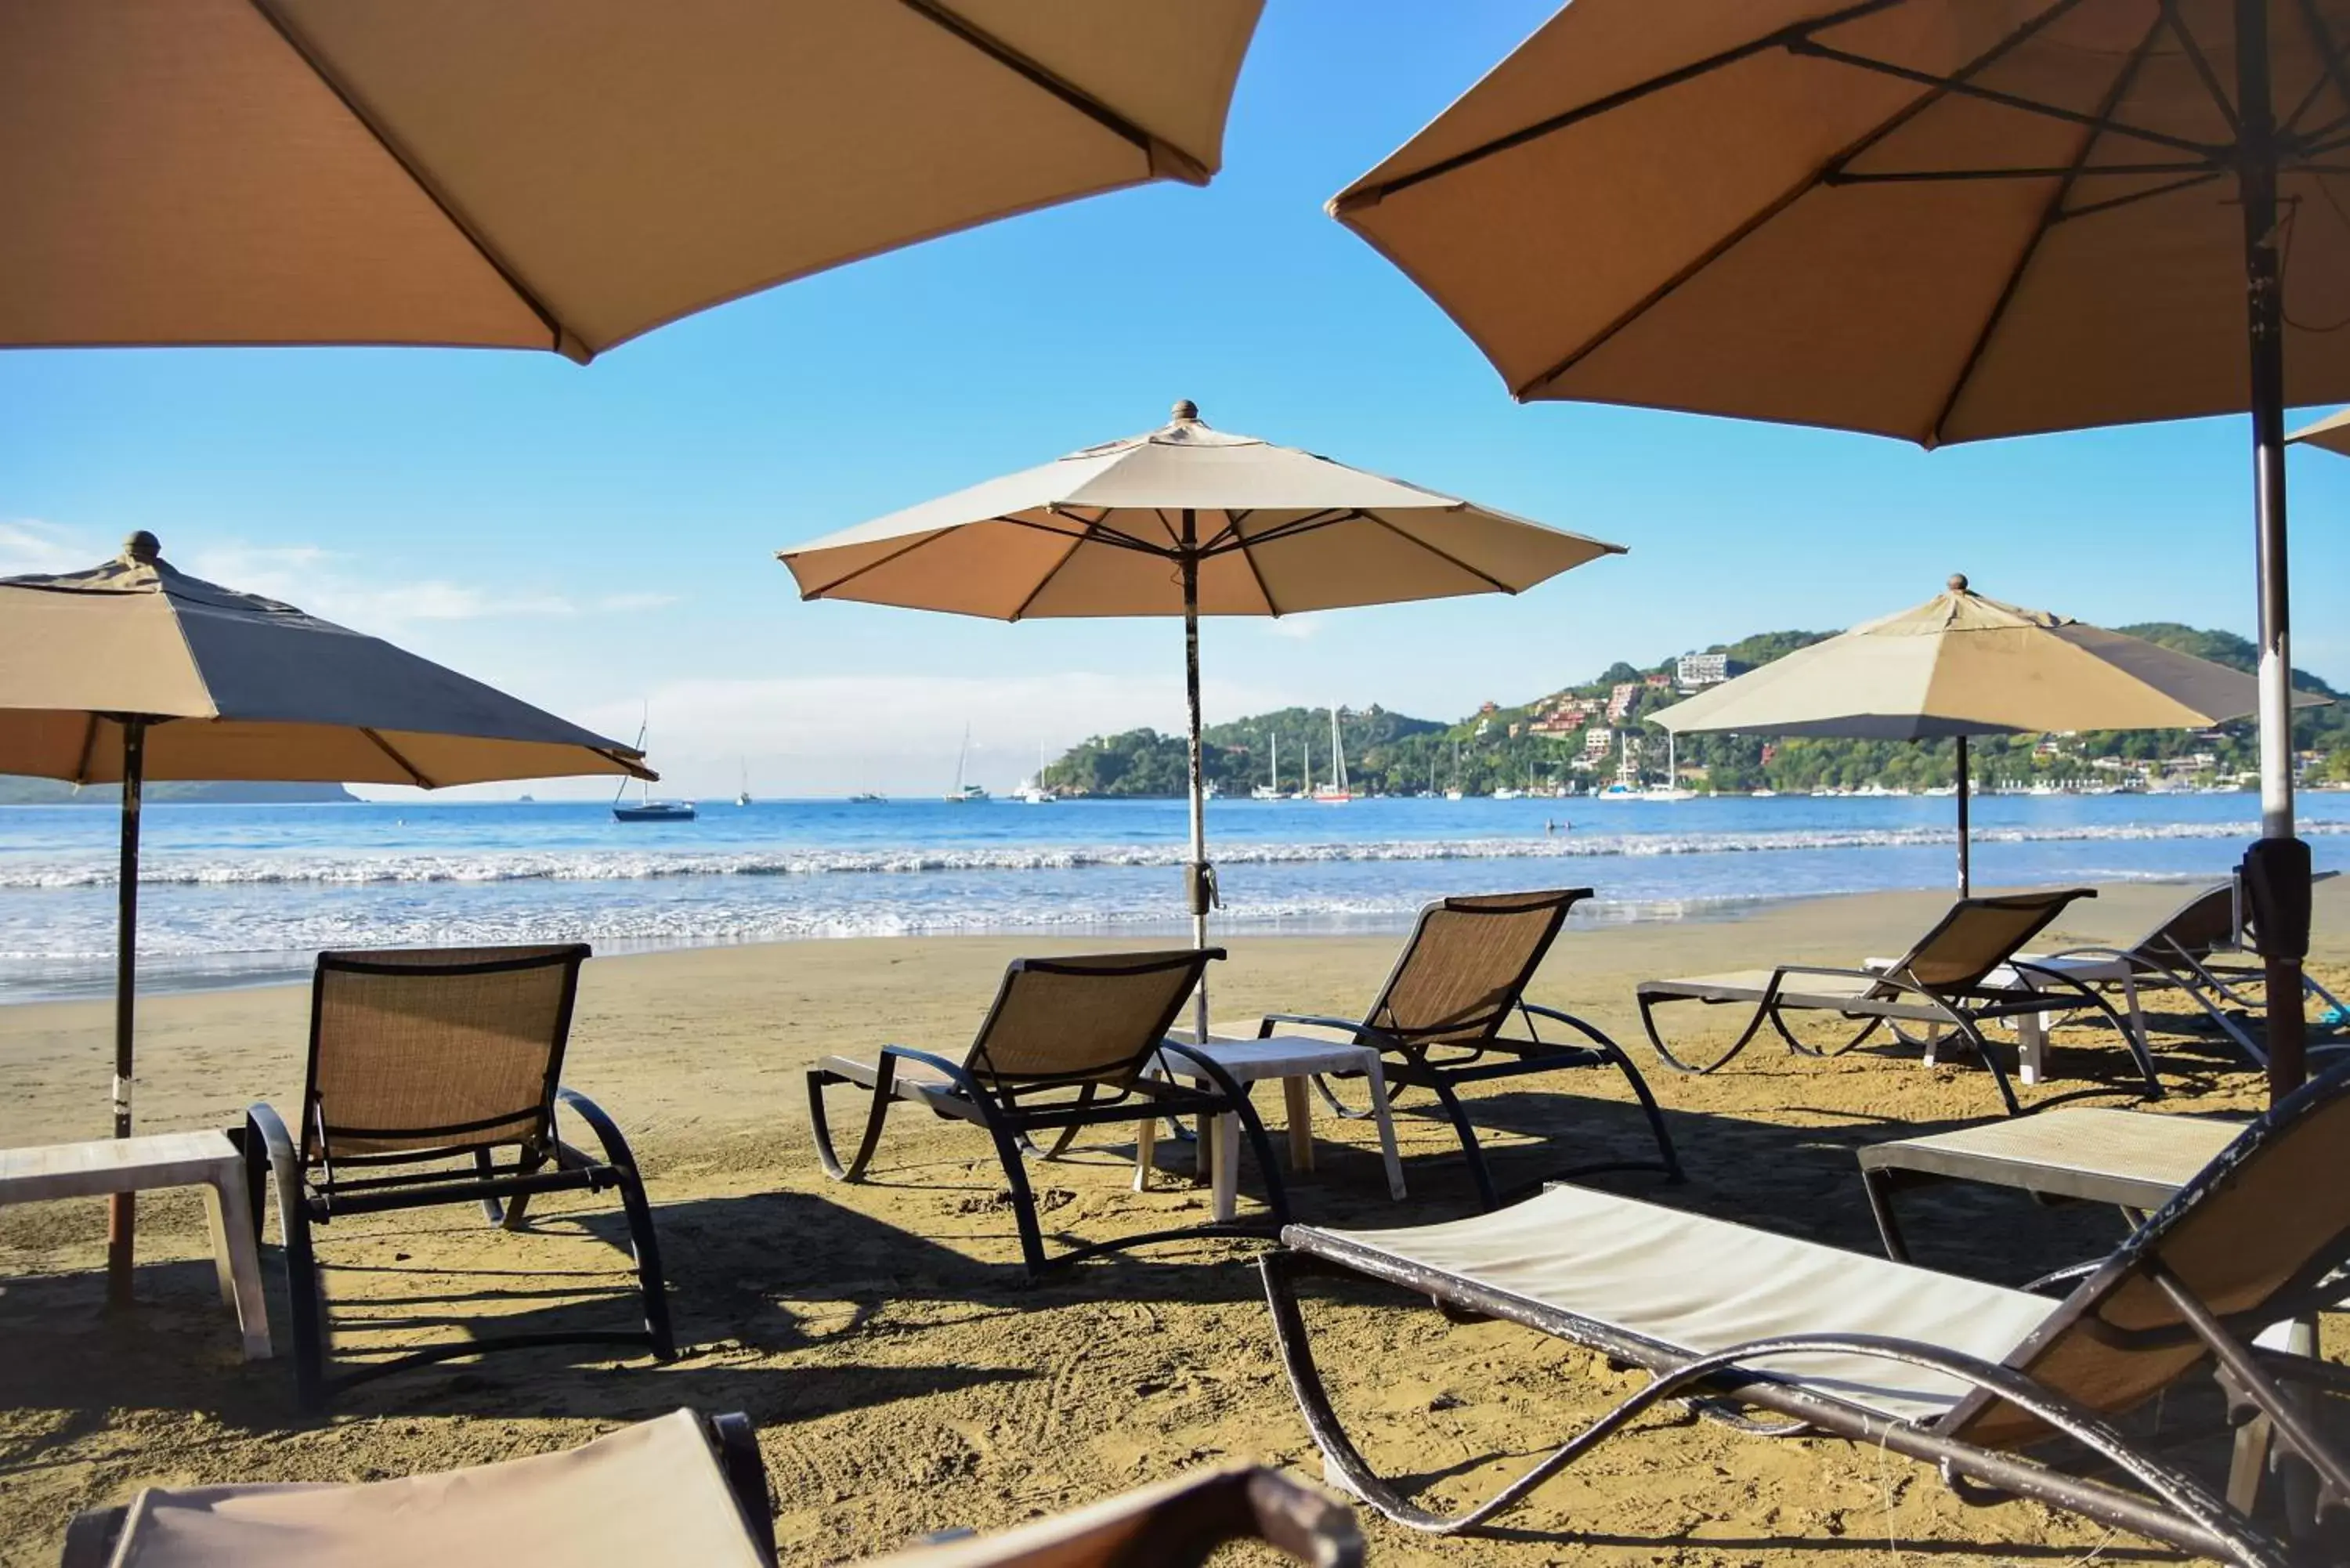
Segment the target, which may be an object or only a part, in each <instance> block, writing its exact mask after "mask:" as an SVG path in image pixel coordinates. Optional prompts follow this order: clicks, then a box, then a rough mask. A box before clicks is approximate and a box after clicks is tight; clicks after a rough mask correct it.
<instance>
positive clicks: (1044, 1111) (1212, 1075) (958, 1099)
mask: <svg viewBox="0 0 2350 1568" xmlns="http://www.w3.org/2000/svg"><path fill="white" fill-rule="evenodd" d="M1223 956H1224V950H1222V948H1206V949H1201V950H1200V951H1199V952H1198V953H1196V954H1194V953H1191V952H1186V953H1183V954H1181V955H1180V959H1179V960H1177V961H1180V962H1185V963H1192V964H1196V965H1197V966H1198V967H1200V968H1201V969H1204V968H1205V967H1206V965H1207V963H1208V962H1209V961H1211V960H1215V959H1221V958H1222V957H1223ZM1169 967H1172V963H1171V962H1170V960H1168V959H1167V958H1165V957H1164V956H1163V955H1149V961H1138V962H1137V963H1136V964H1135V965H1133V966H1132V967H1131V969H1130V970H1128V971H1119V970H1117V969H1105V968H1103V967H1102V966H1100V965H1099V964H1093V965H1088V966H1086V967H1083V968H1078V967H1076V966H1073V965H1071V964H1068V963H1066V962H1061V961H1055V960H1052V959H1015V960H1014V961H1013V962H1012V964H1011V965H1010V967H1009V970H1008V971H1007V972H1006V975H1005V981H1006V984H1007V985H1009V984H1010V983H1011V981H1012V980H1013V977H1014V976H1016V975H1018V974H1021V973H1023V972H1035V973H1043V974H1050V973H1056V972H1057V973H1064V974H1086V975H1089V976H1099V975H1105V974H1116V973H1119V972H1135V973H1141V972H1149V971H1155V970H1159V969H1164V968H1169ZM1188 994H1189V993H1188V992H1186V994H1185V995H1184V996H1181V997H1178V998H1177V999H1176V1001H1175V1002H1174V1004H1173V1005H1172V1006H1171V1007H1170V1009H1169V1010H1168V1012H1167V1015H1166V1016H1165V1017H1163V1018H1161V1019H1160V1020H1159V1023H1158V1024H1157V1026H1156V1027H1155V1029H1154V1030H1153V1031H1152V1033H1153V1036H1154V1039H1155V1044H1151V1045H1149V1046H1148V1047H1147V1048H1146V1049H1145V1050H1144V1051H1143V1052H1142V1053H1140V1054H1141V1056H1142V1058H1143V1061H1144V1063H1147V1062H1148V1060H1149V1058H1150V1057H1152V1056H1160V1057H1162V1058H1163V1057H1164V1056H1166V1055H1174V1056H1178V1057H1180V1058H1182V1059H1183V1061H1184V1062H1186V1063H1187V1064H1190V1066H1189V1067H1188V1068H1187V1070H1186V1075H1187V1076H1203V1077H1205V1078H1206V1079H1207V1080H1208V1086H1206V1087H1199V1086H1196V1085H1192V1086H1187V1085H1184V1084H1181V1083H1180V1082H1178V1081H1177V1080H1176V1078H1175V1077H1174V1075H1172V1074H1170V1073H1165V1072H1162V1073H1161V1074H1160V1075H1159V1076H1157V1077H1149V1076H1145V1075H1142V1073H1141V1072H1140V1071H1139V1067H1140V1066H1141V1065H1142V1064H1141V1063H1139V1064H1137V1066H1138V1071H1137V1072H1136V1073H1135V1074H1134V1075H1133V1076H1132V1077H1131V1078H1130V1080H1129V1081H1128V1082H1127V1083H1126V1084H1124V1085H1122V1086H1121V1085H1112V1084H1109V1083H1106V1082H1104V1081H1103V1080H1102V1078H1101V1077H1099V1076H1098V1075H1094V1074H1086V1075H1035V1076H1031V1075H1023V1076H1021V1077H1020V1078H1019V1079H1018V1080H1017V1081H1009V1080H1006V1079H1004V1078H1002V1077H999V1076H997V1075H994V1074H993V1073H992V1072H990V1071H989V1069H988V1068H987V1066H986V1064H985V1061H984V1055H985V1043H986V1040H987V1036H988V1031H989V1028H990V1026H991V1025H992V1024H993V1023H994V1020H995V1017H996V1012H997V1011H998V1010H999V1009H1000V1008H1001V1007H1002V1006H1003V992H1001V991H999V992H998V993H997V997H996V1002H995V1004H994V1006H993V1007H991V1008H990V1009H989V1012H988V1015H987V1018H986V1020H985V1021H984V1022H983V1023H981V1025H980V1028H979V1033H978V1035H977V1036H976V1038H975V1040H974V1042H973V1044H972V1051H971V1054H970V1056H969V1057H968V1058H967V1059H966V1060H965V1061H962V1062H951V1061H949V1060H948V1059H947V1058H945V1057H943V1056H941V1055H938V1054H935V1053H933V1052H929V1051H920V1050H916V1049H915V1048H914V1047H912V1046H910V1045H884V1046H883V1047H881V1050H880V1054H879V1058H878V1059H877V1060H876V1061H875V1062H874V1063H873V1064H872V1066H871V1068H870V1070H869V1075H868V1071H867V1070H865V1069H863V1068H862V1066H861V1064H852V1063H850V1062H847V1061H846V1060H844V1059H841V1058H828V1059H827V1060H826V1061H824V1062H820V1063H818V1064H816V1065H815V1066H813V1067H811V1068H809V1069H808V1072H807V1096H808V1126H809V1130H810V1131H811V1132H812V1133H813V1135H814V1137H815V1139H816V1159H817V1160H818V1162H820V1163H821V1164H822V1165H823V1167H824V1171H825V1174H826V1175H827V1176H829V1177H831V1178H832V1179H834V1180H836V1181H861V1180H863V1179H864V1177H865V1171H866V1168H867V1167H868V1165H870V1164H871V1163H872V1159H873V1153H874V1150H875V1148H876V1147H878V1146H879V1143H880V1141H881V1128H882V1125H883V1123H884V1122H885V1121H887V1120H888V1118H889V1107H890V1106H891V1105H892V1104H893V1103H895V1102H896V1101H898V1100H907V1101H910V1102H912V1103H914V1104H916V1105H919V1106H923V1107H924V1108H925V1109H927V1110H929V1111H931V1112H932V1113H933V1114H935V1115H937V1116H945V1117H951V1118H952V1119H954V1120H958V1121H965V1122H969V1123H971V1124H972V1125H973V1126H974V1127H981V1128H983V1129H984V1130H985V1131H986V1132H987V1134H988V1136H989V1137H990V1138H991V1139H993V1142H994V1145H995V1156H996V1159H997V1161H998V1162H999V1163H1000V1164H1002V1166H1003V1177H1004V1182H1005V1184H1006V1186H1007V1187H1008V1188H1009V1189H1010V1190H1011V1197H1012V1210H1013V1216H1014V1221H1015V1222H1016V1223H1017V1225H1018V1227H1019V1232H1020V1257H1021V1262H1023V1264H1024V1266H1025V1267H1026V1269H1027V1272H1028V1273H1029V1276H1030V1277H1031V1278H1040V1277H1042V1276H1043V1275H1045V1273H1047V1272H1051V1271H1052V1270H1055V1269H1059V1268H1066V1267H1067V1266H1068V1265H1070V1264H1072V1263H1076V1262H1081V1261H1083V1260H1084V1259H1087V1258H1091V1257H1095V1256H1097V1255H1099V1254H1102V1253H1106V1252H1114V1251H1126V1250H1127V1249H1128V1248H1132V1247H1141V1246H1148V1245H1150V1244H1153V1243H1156V1242H1160V1241H1177V1240H1189V1239H1191V1238H1195V1237H1200V1236H1209V1235H1238V1236H1259V1237H1270V1236H1273V1235H1274V1234H1277V1233H1278V1232H1279V1231H1280V1229H1281V1227H1282V1226H1284V1225H1285V1224H1287V1223H1288V1222H1289V1197H1288V1193H1287V1190H1286V1189H1285V1188H1284V1185H1283V1182H1282V1179H1281V1169H1280V1167H1279V1165H1278V1163H1277V1162H1276V1161H1275V1160H1274V1158H1273V1145H1272V1143H1271V1141H1270V1140H1268V1139H1267V1138H1266V1137H1265V1133H1264V1124H1263V1122H1262V1121H1261V1120H1259V1119H1258V1116H1257V1114H1256V1108H1255V1106H1253V1105H1252V1104H1251V1103H1250V1101H1249V1096H1248V1091H1247V1089H1246V1088H1245V1087H1244V1086H1243V1085H1241V1084H1239V1083H1238V1082H1236V1081H1235V1080H1234V1079H1233V1078H1232V1075H1231V1074H1230V1073H1228V1072H1226V1071H1225V1070H1224V1069H1223V1068H1222V1066H1220V1065H1218V1064H1216V1063H1215V1062H1214V1061H1213V1060H1212V1059H1211V1058H1210V1057H1208V1056H1207V1055H1205V1054H1202V1053H1201V1052H1199V1051H1196V1050H1194V1049H1192V1048H1191V1046H1189V1045H1186V1044H1182V1043H1180V1041H1175V1040H1170V1039H1168V1038H1166V1037H1165V1034H1166V1030H1167V1028H1168V1026H1169V1025H1170V1024H1171V1023H1173V1022H1174V1020H1175V1017H1176V1014H1177V1013H1179V1012H1180V1011H1181V1010H1182V1008H1183V1006H1184V1005H1185V1003H1186V1002H1187V1000H1188ZM899 1063H914V1064H920V1065H921V1066H924V1067H927V1068H929V1069H931V1071H932V1072H935V1073H937V1074H938V1075H939V1076H940V1078H941V1079H942V1080H943V1082H938V1081H929V1080H925V1079H923V1078H920V1077H901V1076H899V1073H898V1065H899ZM835 1084H847V1085H853V1086H855V1087H858V1088H861V1089H864V1090H867V1091H868V1093H869V1094H870V1095H871V1096H872V1103H871V1105H870V1106H869V1107H868V1110H867V1113H866V1120H865V1131H864V1133H863V1135H862V1137H859V1138H858V1145H857V1151H856V1153H855V1154H853V1155H851V1156H850V1157H849V1158H848V1159H847V1160H846V1161H843V1160H842V1159H841V1158H840V1156H839V1154H838V1153H837V1150H836V1149H835V1147H834V1145H833V1137H832V1127H831V1121H830V1118H829V1117H828V1116H827V1113H826V1111H825V1105H824V1091H825V1090H826V1089H827V1087H829V1086H831V1085H835ZM1227 1112H1230V1113H1232V1115H1234V1116H1237V1117H1238V1118H1239V1123H1240V1128H1241V1132H1242V1136H1243V1137H1245V1138H1246V1139H1247V1140H1248V1146H1249V1148H1250V1150H1251V1152H1252V1153H1253V1154H1254V1156H1255V1158H1256V1162H1257V1165H1258V1168H1260V1169H1262V1170H1263V1173H1264V1181H1265V1205H1266V1208H1267V1209H1268V1210H1270V1217H1269V1218H1268V1219H1267V1220H1210V1221H1207V1222H1205V1223H1203V1224H1198V1225H1189V1226H1182V1227H1179V1228H1176V1229H1173V1230H1167V1231H1149V1232H1146V1233H1144V1234H1140V1235H1134V1236H1119V1237H1113V1238H1110V1239H1108V1240H1107V1241H1089V1242H1085V1243H1082V1244H1080V1245H1076V1246H1072V1247H1068V1248H1065V1249H1064V1250H1063V1251H1060V1252H1058V1253H1056V1254H1052V1255H1049V1256H1048V1255H1047V1254H1046V1252H1045V1235H1044V1228H1043V1224H1042V1222H1041V1220H1039V1217H1038V1210H1037V1205H1036V1195H1035V1189H1033V1188H1032V1187H1030V1185H1029V1182H1028V1173H1027V1170H1026V1168H1025V1162H1026V1161H1027V1160H1029V1159H1043V1160H1049V1159H1056V1158H1059V1157H1060V1156H1061V1155H1062V1154H1063V1153H1064V1152H1066V1150H1067V1148H1068V1147H1069V1145H1070V1143H1071V1142H1072V1141H1073V1140H1074V1139H1075V1138H1076V1135H1077V1134H1078V1133H1079V1132H1080V1131H1081V1130H1083V1129H1084V1128H1087V1127H1111V1126H1117V1125H1118V1124H1120V1123H1134V1124H1137V1125H1138V1126H1139V1124H1141V1123H1143V1122H1146V1121H1151V1120H1156V1119H1158V1118H1159V1117H1166V1118H1169V1119H1170V1120H1171V1119H1173V1118H1175V1117H1178V1116H1199V1117H1201V1118H1203V1119H1204V1118H1207V1117H1211V1116H1221V1115H1223V1114H1225V1113H1227ZM1037 1134H1050V1135H1053V1136H1052V1138H1051V1147H1049V1148H1045V1149H1043V1150H1039V1148H1038V1147H1037V1145H1036V1141H1035V1137H1034V1135H1037Z"/></svg>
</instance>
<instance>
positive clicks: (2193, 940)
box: [2130, 877, 2242, 965]
mask: <svg viewBox="0 0 2350 1568" xmlns="http://www.w3.org/2000/svg"><path fill="white" fill-rule="evenodd" d="M2236 921H2237V914H2236V883H2235V879H2234V878H2233V877H2230V878H2229V879H2228V880H2227V881H2225V882H2221V883H2220V884H2218V885H2217V886H2215V887H2210V888H2204V889H2203V890H2202V891H2201V892H2199V893H2198V894H2196V895H2195V897H2193V898H2189V899H2188V900H2187V902H2185V903H2183V904H2181V905H2179V906H2178V909H2174V910H2172V911H2171V912H2170V913H2169V914H2168V916H2166V917H2164V919H2163V922H2162V924H2160V925H2158V926H2157V927H2155V928H2154V929H2153V930H2151V931H2149V932H2147V936H2146V940H2144V941H2142V942H2140V943H2138V944H2137V946H2136V947H2134V948H2132V949H2131V950H2130V951H2131V952H2132V953H2133V954H2135V955H2137V957H2140V958H2143V959H2146V960H2147V961H2150V962H2153V963H2158V964H2165V965H2168V964H2175V963H2177V962H2178V961H2179V960H2180V959H2182V958H2190V959H2198V960H2200V959H2207V958H2210V956H2211V955H2212V954H2213V953H2215V952H2220V951H2224V950H2228V949H2231V948H2234V947H2237V946H2239V945H2240V944H2241V940H2242V936H2241V932H2240V931H2239V930H2238V929H2236Z"/></svg>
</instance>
